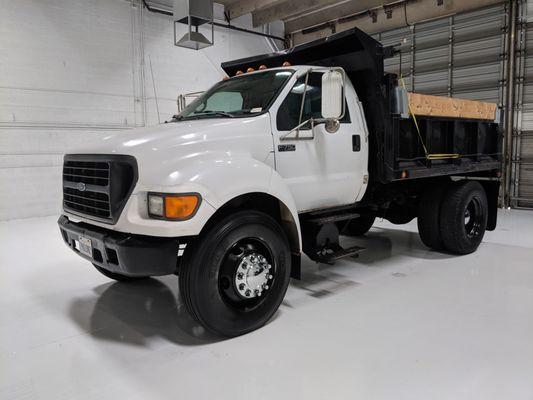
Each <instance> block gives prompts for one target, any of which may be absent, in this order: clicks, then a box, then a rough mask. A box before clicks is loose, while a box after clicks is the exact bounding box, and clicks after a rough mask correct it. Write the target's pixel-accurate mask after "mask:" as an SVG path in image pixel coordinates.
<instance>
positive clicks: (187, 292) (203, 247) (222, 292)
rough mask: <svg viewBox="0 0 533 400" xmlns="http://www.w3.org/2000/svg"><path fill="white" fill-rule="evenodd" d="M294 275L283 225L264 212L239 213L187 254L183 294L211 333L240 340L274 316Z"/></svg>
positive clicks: (182, 274)
mask: <svg viewBox="0 0 533 400" xmlns="http://www.w3.org/2000/svg"><path fill="white" fill-rule="evenodd" d="M290 270H291V257H290V248H289V244H288V240H287V238H286V236H285V233H284V232H283V230H282V229H281V227H280V225H279V224H278V223H277V222H276V221H275V220H274V219H272V218H271V217H270V216H268V215H266V214H264V213H261V212H257V211H240V212H237V213H235V214H232V215H229V216H227V217H226V218H224V219H222V220H221V221H220V222H218V223H216V224H215V225H214V226H213V227H211V228H210V229H209V230H208V231H207V232H205V233H202V234H201V236H200V237H199V238H198V241H197V242H196V243H193V245H192V246H191V248H189V249H187V250H186V251H185V254H184V259H183V262H182V264H181V266H180V274H179V289H180V295H181V298H182V300H183V302H184V304H185V307H186V309H187V310H188V311H189V313H190V314H191V315H192V316H193V317H194V318H195V319H196V320H198V321H199V322H200V323H201V324H202V325H203V326H205V327H206V328H207V329H208V330H210V331H211V332H214V333H215V334H217V335H220V336H225V337H234V336H239V335H243V334H245V333H248V332H250V331H253V330H255V329H258V328H260V327H261V326H263V325H264V324H265V323H266V322H267V321H268V320H269V319H270V318H271V317H272V315H274V313H275V312H276V310H277V309H278V307H279V305H280V304H281V302H282V300H283V297H284V296H285V292H286V291H287V287H288V285H289V279H290Z"/></svg>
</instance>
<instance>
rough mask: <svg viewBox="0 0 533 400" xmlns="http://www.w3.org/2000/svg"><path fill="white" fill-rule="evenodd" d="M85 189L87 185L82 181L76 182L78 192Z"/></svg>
mask: <svg viewBox="0 0 533 400" xmlns="http://www.w3.org/2000/svg"><path fill="white" fill-rule="evenodd" d="M85 189H87V186H85V183H83V182H78V190H79V191H80V192H85Z"/></svg>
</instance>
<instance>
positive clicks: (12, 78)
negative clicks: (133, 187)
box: [0, 0, 272, 220]
mask: <svg viewBox="0 0 533 400" xmlns="http://www.w3.org/2000/svg"><path fill="white" fill-rule="evenodd" d="M249 19H250V18H249V17H248V16H244V17H241V18H240V19H238V20H236V21H232V23H235V24H236V25H240V26H243V27H249V26H251V21H249ZM183 32H185V27H183ZM271 50H272V49H271V48H270V47H269V44H268V42H267V41H266V40H265V39H264V38H262V37H259V36H252V35H249V34H246V33H240V32H234V31H228V30H225V29H222V28H217V29H216V31H215V46H212V47H208V48H206V49H204V50H201V51H193V50H188V49H182V48H178V47H176V46H174V44H173V26H172V20H171V18H170V17H166V16H164V15H159V14H153V13H150V12H148V11H147V10H146V9H142V8H141V7H140V6H139V4H138V0H133V1H126V0H24V1H9V2H8V1H2V2H1V12H0V54H1V57H2V58H1V59H0V220H3V219H12V218H23V217H30V216H41V215H49V214H54V213H58V212H59V205H60V201H61V163H62V154H64V153H66V152H69V151H71V150H72V149H75V148H77V147H79V146H81V145H83V144H84V143H90V142H92V141H97V140H100V139H101V138H102V137H104V136H106V135H109V134H111V133H120V131H121V130H122V129H130V128H133V127H136V126H143V125H145V124H147V125H151V124H155V123H157V121H158V117H157V111H156V106H155V96H154V84H153V82H152V73H153V76H154V81H155V92H156V93H157V97H158V103H159V110H160V116H161V120H162V121H163V120H165V119H168V118H169V117H170V116H171V115H172V114H174V113H175V112H176V98H177V96H178V95H179V94H180V93H188V92H194V91H198V90H205V89H207V88H208V87H210V86H211V85H212V84H213V83H215V82H216V81H218V80H219V79H220V78H221V77H222V76H223V72H222V70H221V69H220V63H221V62H222V61H226V60H231V59H234V58H240V57H246V56H251V55H255V54H261V53H266V52H270V51H271ZM150 61H151V66H150Z"/></svg>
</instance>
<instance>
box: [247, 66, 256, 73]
mask: <svg viewBox="0 0 533 400" xmlns="http://www.w3.org/2000/svg"><path fill="white" fill-rule="evenodd" d="M254 71H255V69H253V68H252V67H250V68H248V69H247V70H246V72H254Z"/></svg>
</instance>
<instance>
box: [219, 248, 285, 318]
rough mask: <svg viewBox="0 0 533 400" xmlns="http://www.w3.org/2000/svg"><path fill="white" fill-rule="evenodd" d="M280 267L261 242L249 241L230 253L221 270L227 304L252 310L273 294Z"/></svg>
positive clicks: (223, 296)
mask: <svg viewBox="0 0 533 400" xmlns="http://www.w3.org/2000/svg"><path fill="white" fill-rule="evenodd" d="M275 275H276V266H275V263H274V258H273V256H272V253H271V251H270V248H269V247H268V246H267V245H266V243H264V242H263V241H262V240H261V239H257V238H245V239H242V240H239V241H238V242H236V243H235V244H234V245H232V246H231V247H230V249H228V251H227V252H226V254H225V256H224V261H223V263H222V266H221V268H220V272H219V277H218V283H219V291H220V294H221V296H222V298H223V299H224V301H225V302H227V303H229V304H231V305H232V306H233V307H236V308H241V309H244V308H250V307H254V306H256V305H258V304H259V303H261V302H262V301H263V300H264V299H265V298H266V297H267V296H268V294H269V293H270V291H271V289H272V285H273V283H274V280H275Z"/></svg>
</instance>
